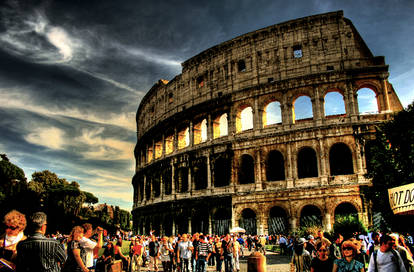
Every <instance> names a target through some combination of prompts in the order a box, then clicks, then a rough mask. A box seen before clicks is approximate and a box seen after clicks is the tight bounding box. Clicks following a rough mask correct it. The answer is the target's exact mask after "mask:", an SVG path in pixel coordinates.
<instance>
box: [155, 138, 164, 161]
mask: <svg viewBox="0 0 414 272" xmlns="http://www.w3.org/2000/svg"><path fill="white" fill-rule="evenodd" d="M161 156H162V141H158V142H156V143H155V158H156V159H158V158H159V157H161Z"/></svg>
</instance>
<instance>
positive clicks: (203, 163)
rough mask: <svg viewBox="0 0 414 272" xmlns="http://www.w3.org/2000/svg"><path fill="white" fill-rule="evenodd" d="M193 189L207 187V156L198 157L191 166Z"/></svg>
mask: <svg viewBox="0 0 414 272" xmlns="http://www.w3.org/2000/svg"><path fill="white" fill-rule="evenodd" d="M192 171H193V176H194V185H195V188H194V189H195V190H202V189H206V188H207V158H206V157H201V158H198V159H197V160H196V161H195V162H194V163H193V167H192Z"/></svg>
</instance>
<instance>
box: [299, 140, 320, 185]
mask: <svg viewBox="0 0 414 272" xmlns="http://www.w3.org/2000/svg"><path fill="white" fill-rule="evenodd" d="M297 168H298V178H310V177H318V160H317V156H316V152H315V150H314V149H313V148H312V147H309V146H305V147H303V148H301V149H300V150H299V152H298V155H297Z"/></svg>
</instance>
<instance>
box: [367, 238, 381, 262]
mask: <svg viewBox="0 0 414 272" xmlns="http://www.w3.org/2000/svg"><path fill="white" fill-rule="evenodd" d="M371 240H372V241H371V242H370V244H369V246H368V248H367V254H368V255H369V256H371V254H372V252H374V251H375V250H378V249H379V248H380V235H379V233H378V232H373V233H371Z"/></svg>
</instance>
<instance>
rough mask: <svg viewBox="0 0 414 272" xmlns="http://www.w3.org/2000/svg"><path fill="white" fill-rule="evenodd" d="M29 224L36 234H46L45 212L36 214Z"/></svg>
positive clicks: (32, 216) (31, 217)
mask: <svg viewBox="0 0 414 272" xmlns="http://www.w3.org/2000/svg"><path fill="white" fill-rule="evenodd" d="M29 220H30V221H29V224H30V226H31V228H32V230H33V231H34V232H40V233H42V234H45V233H46V226H47V216H46V214H45V213H44V212H35V213H34V214H32V215H31V216H30V218H29Z"/></svg>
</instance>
